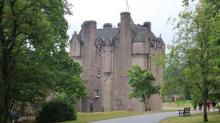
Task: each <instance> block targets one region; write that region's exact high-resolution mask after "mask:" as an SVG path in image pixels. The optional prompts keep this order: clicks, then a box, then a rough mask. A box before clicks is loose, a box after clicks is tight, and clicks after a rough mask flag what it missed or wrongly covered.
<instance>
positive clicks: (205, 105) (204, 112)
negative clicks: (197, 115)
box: [203, 98, 208, 122]
mask: <svg viewBox="0 0 220 123" xmlns="http://www.w3.org/2000/svg"><path fill="white" fill-rule="evenodd" d="M203 105H204V108H203V121H204V122H208V113H207V98H204V100H203Z"/></svg>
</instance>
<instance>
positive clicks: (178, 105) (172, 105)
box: [163, 100, 193, 111]
mask: <svg viewBox="0 0 220 123" xmlns="http://www.w3.org/2000/svg"><path fill="white" fill-rule="evenodd" d="M184 107H191V108H193V106H192V103H191V101H189V100H181V101H176V102H164V103H163V111H177V110H178V109H183V108H184Z"/></svg>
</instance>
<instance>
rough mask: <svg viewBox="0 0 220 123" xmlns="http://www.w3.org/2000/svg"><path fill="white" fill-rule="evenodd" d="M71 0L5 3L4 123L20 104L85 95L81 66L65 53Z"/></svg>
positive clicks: (0, 68) (0, 3)
mask: <svg viewBox="0 0 220 123" xmlns="http://www.w3.org/2000/svg"><path fill="white" fill-rule="evenodd" d="M65 14H71V12H70V5H69V3H68V2H67V0H0V123H7V122H8V118H9V114H10V111H11V110H12V108H13V107H14V105H15V104H16V103H20V102H30V103H38V102H41V101H45V98H46V97H47V96H48V95H50V96H51V95H57V94H59V93H65V94H66V95H70V96H69V97H74V98H79V97H80V96H81V95H83V94H85V87H84V84H83V81H82V80H81V78H80V74H81V72H82V68H81V67H80V65H79V64H78V63H76V62H74V61H73V60H72V59H71V58H70V57H69V55H68V53H67V52H66V51H65V47H66V46H67V40H68V36H67V34H66V31H67V29H68V24H67V22H66V20H65V18H64V15H65Z"/></svg>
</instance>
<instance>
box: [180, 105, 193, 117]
mask: <svg viewBox="0 0 220 123" xmlns="http://www.w3.org/2000/svg"><path fill="white" fill-rule="evenodd" d="M181 115H182V116H190V107H187V108H184V109H182V110H179V116H181Z"/></svg>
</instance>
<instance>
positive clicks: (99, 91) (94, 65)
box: [70, 12, 165, 112]
mask: <svg viewBox="0 0 220 123" xmlns="http://www.w3.org/2000/svg"><path fill="white" fill-rule="evenodd" d="M118 25H119V26H118V28H113V27H112V24H110V23H106V24H104V26H103V28H102V29H97V28H96V22H95V21H85V22H84V23H83V25H82V29H81V31H80V33H79V34H76V33H74V35H73V37H72V40H71V41H70V56H72V57H73V59H74V60H76V61H78V62H79V63H80V64H81V65H82V67H83V75H82V77H83V79H84V80H85V82H86V86H87V91H88V95H87V96H86V97H83V98H82V99H81V101H80V102H78V105H77V109H78V111H83V112H90V111H115V110H129V111H130V110H132V111H141V110H144V108H143V107H144V106H143V104H142V102H140V101H139V100H137V99H130V98H129V93H130V91H131V87H130V85H129V84H128V77H127V70H128V69H129V68H130V67H131V66H132V65H134V64H137V65H139V66H141V67H142V68H145V69H149V70H151V71H152V73H153V75H154V77H155V79H156V80H155V84H160V85H161V84H162V81H163V79H162V78H163V76H162V75H163V71H162V70H163V69H162V66H161V65H159V64H157V63H155V58H157V57H158V58H159V57H161V56H162V55H163V54H164V53H165V45H164V42H163V40H162V38H161V37H159V38H157V37H156V36H155V35H154V34H153V33H152V31H151V23H150V22H145V23H144V24H143V25H140V24H134V23H133V20H132V18H131V16H130V13H129V12H123V13H121V15H120V23H119V24H118ZM149 107H150V109H151V110H154V111H155V110H161V108H162V101H161V99H160V96H159V95H158V94H155V95H153V96H151V98H150V100H149Z"/></svg>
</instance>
